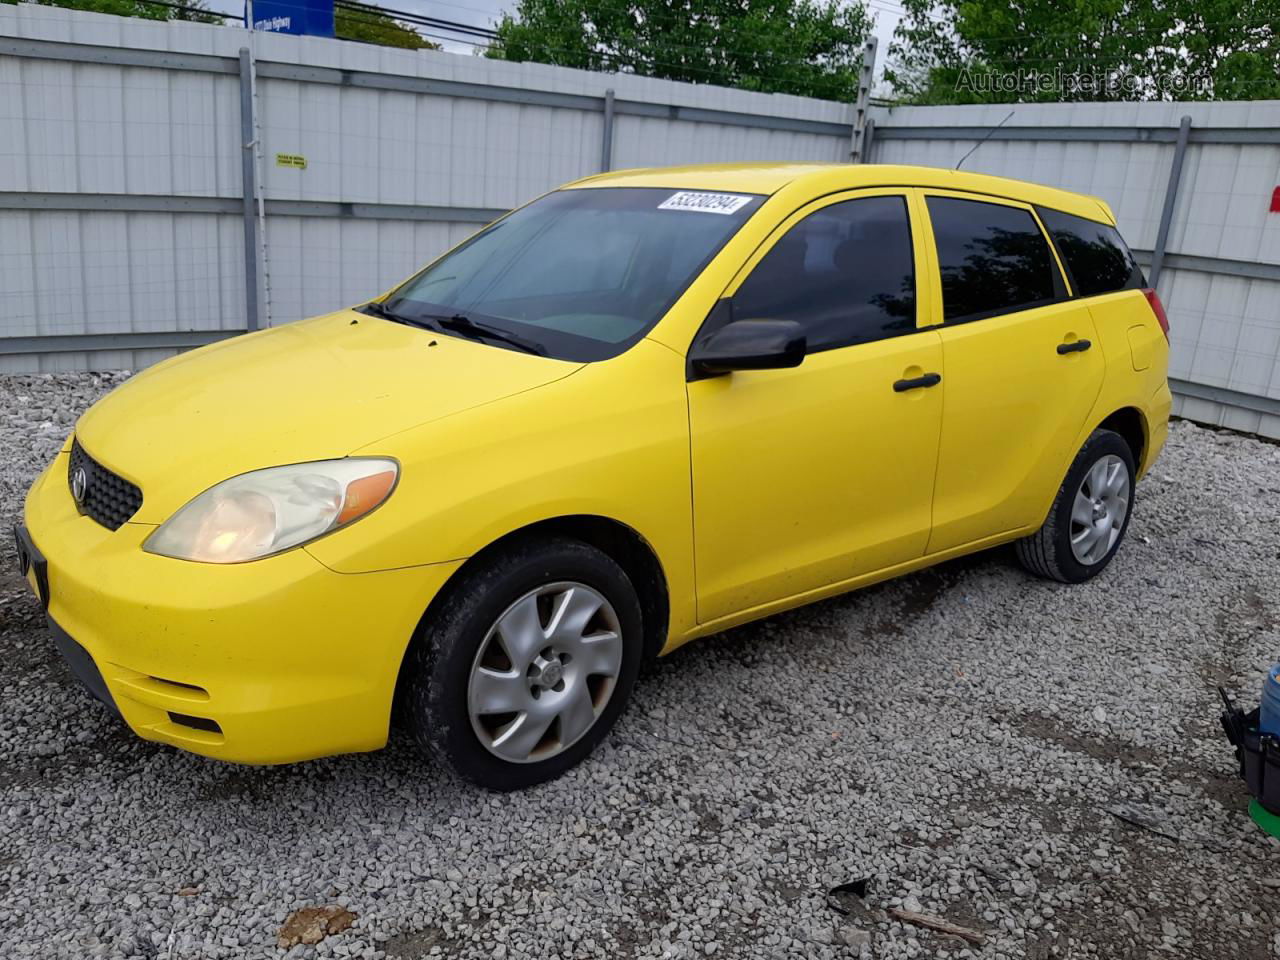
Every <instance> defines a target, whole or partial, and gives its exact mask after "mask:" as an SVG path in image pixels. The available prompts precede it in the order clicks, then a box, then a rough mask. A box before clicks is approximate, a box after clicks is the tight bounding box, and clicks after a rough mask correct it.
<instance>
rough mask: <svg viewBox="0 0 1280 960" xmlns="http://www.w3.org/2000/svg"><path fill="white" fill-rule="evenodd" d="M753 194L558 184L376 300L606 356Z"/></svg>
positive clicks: (575, 356) (687, 279)
mask: <svg viewBox="0 0 1280 960" xmlns="http://www.w3.org/2000/svg"><path fill="white" fill-rule="evenodd" d="M762 199H763V198H762V197H759V196H754V195H748V194H730V193H708V192H704V191H692V190H676V189H673V188H665V189H655V188H649V187H596V188H586V189H576V190H559V191H557V192H555V193H551V194H548V195H547V196H545V197H542V198H541V199H539V200H535V201H534V202H533V203H531V204H529V205H528V206H526V207H523V208H521V209H519V210H517V211H515V212H514V213H512V214H511V215H510V216H507V217H505V218H504V219H502V220H500V221H498V222H497V223H495V224H493V225H491V226H489V227H487V228H486V229H484V230H482V231H480V233H478V234H476V235H475V236H474V237H472V238H471V239H470V240H468V241H467V242H466V243H464V244H462V245H461V246H460V247H458V248H457V249H456V250H453V251H452V252H451V253H448V254H446V255H445V256H444V257H442V258H441V259H439V260H437V261H436V262H435V263H433V264H432V265H431V266H429V267H428V268H427V269H426V270H424V271H423V272H422V273H420V274H418V275H417V276H416V277H414V278H413V279H412V280H410V281H409V282H407V283H406V284H404V285H403V286H402V287H400V288H399V289H398V290H396V291H395V292H394V293H393V294H391V296H390V297H388V298H387V300H386V301H385V303H384V306H385V307H386V308H387V310H389V311H391V312H392V313H394V314H397V315H400V316H403V317H407V318H409V319H423V320H431V319H436V320H439V319H441V318H449V317H455V316H465V317H467V318H468V319H470V320H472V321H475V323H476V324H477V325H480V324H482V325H484V326H485V327H488V328H497V329H498V330H500V331H502V332H506V333H508V334H510V335H512V336H515V337H519V338H521V339H523V340H525V341H532V342H534V343H536V344H537V345H538V346H539V347H541V348H544V349H545V352H546V353H547V354H548V355H550V356H554V357H559V358H561V359H565V360H579V361H586V360H603V359H607V358H608V357H612V356H616V355H617V354H619V353H622V352H623V351H624V350H626V349H627V347H629V346H631V345H632V344H633V343H635V342H636V341H637V340H639V339H640V338H641V337H643V336H644V335H645V333H646V332H648V330H649V329H650V328H651V327H652V326H653V325H654V324H655V323H657V322H658V320H659V319H661V318H662V315H663V314H664V313H666V311H667V310H668V309H669V308H670V307H671V305H672V304H673V303H674V302H675V300H676V298H677V297H679V296H680V294H681V293H683V292H684V290H685V287H687V286H688V285H689V283H691V282H692V280H693V279H694V277H696V276H697V275H698V273H699V272H700V271H701V270H702V268H703V267H704V266H706V264H707V263H708V262H709V261H710V260H711V258H712V257H713V256H715V254H716V253H717V252H718V251H719V250H720V248H721V247H722V246H723V245H724V243H725V242H726V241H727V240H728V239H729V238H730V237H731V236H732V235H733V234H734V233H735V232H736V231H737V229H738V228H739V227H740V226H742V224H743V223H745V222H746V220H747V218H748V217H750V216H751V214H752V213H754V212H755V210H756V209H757V208H758V207H759V205H760V203H761V201H762ZM468 329H469V330H470V334H471V335H475V336H478V337H483V332H482V331H479V330H477V329H476V328H475V327H471V328H468ZM450 332H460V333H464V334H465V333H467V331H466V330H463V329H462V328H460V327H457V326H454V327H452V328H451V329H450ZM491 342H493V343H494V345H495V346H505V345H506V344H504V343H503V342H502V341H501V340H499V339H497V338H496V337H495V338H492V340H491Z"/></svg>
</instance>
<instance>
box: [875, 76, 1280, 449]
mask: <svg viewBox="0 0 1280 960" xmlns="http://www.w3.org/2000/svg"><path fill="white" fill-rule="evenodd" d="M1010 111H1012V113H1013V115H1012V116H1009V114H1010ZM1002 121H1004V123H1003V125H1002V126H1000V127H999V129H995V128H996V126H997V125H999V124H1001V122H1002ZM866 137H867V139H868V140H869V141H870V144H869V146H868V147H867V149H868V151H869V159H870V161H871V162H873V163H921V164H928V165H930V166H942V167H954V166H955V164H956V163H957V162H958V161H959V160H960V159H961V158H962V157H963V156H964V155H965V154H966V153H968V152H969V151H970V150H973V148H974V147H975V145H977V144H978V143H979V141H980V140H981V139H982V138H984V137H989V138H990V139H988V140H987V141H986V142H985V143H983V144H982V145H981V146H979V147H978V148H977V149H976V150H974V152H973V153H972V155H971V156H970V157H969V158H968V159H967V160H965V161H964V167H963V169H965V170H974V171H979V172H982V173H994V174H998V175H1000V176H1006V177H1017V178H1019V179H1022V180H1034V181H1037V182H1041V183H1048V184H1053V185H1054V186H1058V187H1065V188H1066V189H1068V190H1076V191H1079V192H1081V193H1089V194H1094V195H1095V196H1099V197H1102V198H1103V199H1105V200H1106V201H1107V202H1108V203H1109V204H1110V205H1111V207H1112V209H1113V210H1114V211H1115V213H1116V218H1117V220H1119V223H1120V231H1121V233H1123V234H1124V236H1125V238H1126V239H1127V240H1128V241H1129V243H1130V244H1131V245H1132V246H1133V247H1134V248H1135V252H1136V253H1137V254H1138V258H1139V260H1141V261H1142V262H1143V265H1144V266H1146V267H1147V271H1148V277H1149V278H1151V279H1154V281H1155V283H1156V286H1157V289H1158V290H1159V292H1160V296H1161V298H1162V299H1163V301H1164V303H1165V305H1166V306H1167V308H1168V313H1169V320H1170V325H1171V327H1172V330H1171V336H1170V341H1171V343H1172V347H1173V349H1172V354H1171V357H1170V370H1169V376H1170V379H1171V381H1172V385H1173V388H1174V394H1175V405H1174V412H1175V413H1177V414H1180V415H1182V416H1186V417H1190V418H1192V419H1195V420H1200V421H1204V422H1208V423H1214V424H1219V425H1221V426H1228V427H1232V428H1235V429H1238V430H1246V431H1249V432H1253V433H1261V434H1263V435H1265V436H1269V437H1276V438H1280V211H1274V210H1273V209H1272V208H1273V207H1274V206H1276V205H1277V204H1278V203H1280V101H1255V102H1251V103H1109V104H1104V103H1075V104H1018V105H999V106H972V107H969V106H966V107H906V108H895V109H893V110H888V109H874V108H873V109H872V111H871V126H870V129H869V130H868V131H867V134H866ZM1156 260H1158V261H1159V264H1158V265H1157V264H1156V263H1155V262H1154V261H1156Z"/></svg>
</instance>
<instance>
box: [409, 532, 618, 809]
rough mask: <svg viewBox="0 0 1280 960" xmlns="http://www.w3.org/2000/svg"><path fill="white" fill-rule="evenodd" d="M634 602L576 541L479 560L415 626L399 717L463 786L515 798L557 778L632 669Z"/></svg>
mask: <svg viewBox="0 0 1280 960" xmlns="http://www.w3.org/2000/svg"><path fill="white" fill-rule="evenodd" d="M641 630H642V621H641V612H640V603H639V600H638V598H637V597H636V592H635V588H634V587H633V586H632V584H631V581H630V580H629V579H628V577H627V575H626V573H625V572H624V571H623V569H622V568H621V567H620V566H619V565H618V564H617V563H616V562H615V561H614V560H613V559H612V558H610V557H609V556H608V555H607V554H605V553H603V552H601V551H600V550H597V549H596V548H595V547H592V546H590V545H588V544H585V543H581V542H578V541H574V540H563V539H556V540H547V541H526V542H522V543H519V544H517V545H514V546H513V547H511V548H509V549H506V550H503V551H500V552H498V553H496V554H494V555H491V556H490V557H487V558H483V559H481V560H480V562H479V564H478V565H477V566H476V567H475V568H473V569H469V570H467V571H466V572H465V573H464V579H463V580H462V581H460V582H459V583H458V584H456V585H454V586H452V587H451V588H450V590H449V592H448V594H447V595H446V596H445V597H443V598H442V600H441V603H440V604H439V607H438V609H433V610H432V611H431V612H430V614H429V615H428V616H427V617H426V618H424V621H423V624H422V626H421V627H420V628H419V633H418V635H417V636H416V637H415V638H414V642H413V644H412V645H411V648H410V651H409V653H408V658H409V659H408V662H407V663H406V665H405V666H406V676H405V681H406V688H405V691H404V694H405V707H406V718H407V721H408V723H409V726H410V727H411V728H412V730H413V732H414V734H415V736H416V737H417V739H418V741H419V743H421V744H422V745H423V746H424V747H425V748H426V749H427V750H428V751H429V752H430V753H431V754H432V755H433V756H434V757H436V758H437V759H438V760H440V761H442V762H443V763H445V764H447V765H448V766H450V767H451V768H453V769H454V770H455V771H456V772H457V773H459V774H460V775H461V776H463V777H464V778H466V779H468V780H470V781H472V782H473V783H477V784H479V785H481V786H484V787H488V788H490V789H493V790H514V789H519V788H521V787H527V786H531V785H533V784H536V783H541V782H543V781H545V780H550V779H552V778H554V777H557V776H559V775H560V774H562V773H563V772H564V771H566V770H568V769H569V768H570V767H572V766H574V765H575V764H577V763H579V762H580V761H581V760H582V759H583V758H585V757H586V756H587V754H589V753H590V752H591V750H592V749H593V748H594V747H595V745H596V744H597V743H599V742H600V740H601V739H602V738H603V737H604V736H605V734H606V733H608V731H609V728H610V727H612V726H613V724H614V722H615V721H616V720H617V718H618V716H619V714H620V713H621V712H622V708H623V706H624V705H625V703H626V700H627V697H628V696H629V695H630V693H631V688H632V686H633V685H634V683H635V678H636V674H637V672H638V670H639V665H640V656H641V652H642V650H643V641H642V635H641Z"/></svg>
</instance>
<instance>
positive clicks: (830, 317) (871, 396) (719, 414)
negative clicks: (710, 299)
mask: <svg viewBox="0 0 1280 960" xmlns="http://www.w3.org/2000/svg"><path fill="white" fill-rule="evenodd" d="M913 207H916V208H917V209H916V216H915V217H913V216H912V215H911V212H912V209H913ZM919 216H920V214H919V212H918V206H917V204H916V203H914V202H913V198H911V197H909V195H908V192H907V191H905V190H889V191H877V190H864V191H857V192H851V193H846V194H838V195H834V196H830V197H824V198H823V199H821V200H818V201H816V202H814V203H812V204H810V205H809V206H807V207H805V208H803V209H802V210H799V211H797V212H796V213H794V214H793V215H792V216H791V217H789V218H788V219H787V220H786V221H785V222H784V223H783V224H782V225H781V226H779V228H778V229H777V231H775V233H774V234H773V235H772V236H771V237H770V238H769V240H768V241H766V243H765V244H764V246H763V247H762V248H761V250H759V251H758V252H757V253H756V254H755V255H754V256H753V257H752V258H751V260H749V261H748V262H747V264H746V265H745V266H744V267H743V269H742V271H741V272H740V273H739V275H738V276H737V278H735V280H734V282H733V283H731V284H730V287H729V289H728V290H726V291H725V294H726V298H727V299H728V304H725V303H724V301H722V307H721V309H722V308H724V307H726V306H727V307H728V309H729V311H730V312H731V316H732V318H733V319H734V320H743V321H748V322H749V321H751V320H753V319H774V320H794V321H796V322H797V323H799V324H800V325H801V326H802V327H803V328H804V329H805V331H806V336H807V338H808V351H809V352H808V354H807V355H806V356H805V359H804V362H803V363H802V364H801V365H800V366H798V367H795V368H792V369H785V370H742V371H737V372H735V373H732V374H729V375H726V376H719V377H712V378H709V379H698V380H694V381H693V382H691V383H689V385H688V394H689V428H690V448H691V449H690V453H691V456H692V462H693V503H694V511H693V512H694V527H695V547H696V549H695V554H696V566H697V593H698V619H699V621H700V622H702V623H706V622H708V621H711V620H716V619H718V618H721V617H726V616H731V615H733V614H735V613H740V612H742V611H745V610H749V609H752V608H754V607H759V606H761V605H763V604H768V603H771V602H773V601H778V600H783V599H786V598H790V597H797V596H802V595H804V594H806V593H808V592H810V591H813V590H817V589H821V588H823V587H825V586H828V585H831V584H834V583H838V582H841V581H844V580H848V579H850V578H853V577H856V576H858V575H860V574H863V573H868V572H871V571H875V570H879V569H881V568H883V567H888V566H892V565H894V564H897V563H901V562H903V561H906V560H912V559H916V558H918V557H920V556H922V555H923V553H924V549H925V545H926V543H927V541H928V537H929V507H930V500H931V499H932V496H933V475H934V467H935V463H936V459H937V453H938V431H939V428H940V426H941V422H942V407H943V402H942V400H943V398H942V388H941V387H940V386H939V385H938V380H939V379H940V378H939V377H938V373H939V370H940V363H941V359H942V357H941V353H942V349H941V346H940V345H939V341H938V335H937V334H936V333H934V332H933V331H932V330H927V329H921V328H920V327H919V326H918V325H917V308H918V307H920V308H921V309H923V310H924V311H925V315H928V313H929V311H928V300H927V297H928V294H927V292H922V291H920V290H919V289H918V288H917V279H918V278H921V277H924V276H926V275H927V270H928V268H927V263H928V260H927V259H926V258H925V255H924V253H923V251H922V249H921V248H920V247H919V245H918V244H916V245H914V246H913V243H912V238H913V234H914V221H915V220H916V219H917V218H918V217H919Z"/></svg>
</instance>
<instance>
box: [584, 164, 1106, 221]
mask: <svg viewBox="0 0 1280 960" xmlns="http://www.w3.org/2000/svg"><path fill="white" fill-rule="evenodd" d="M569 186H570V187H572V188H584V187H669V188H673V189H683V190H722V191H728V192H731V193H755V194H764V195H769V194H773V193H777V192H778V191H779V190H781V189H782V188H783V187H793V188H795V190H796V191H798V192H804V191H805V188H808V190H809V192H811V193H812V195H813V196H814V197H820V196H823V195H824V194H828V193H832V192H835V191H837V190H858V189H862V188H866V187H935V188H941V189H947V190H965V191H968V192H971V193H985V194H988V195H991V196H995V197H1003V198H1006V199H1009V200H1019V201H1022V202H1023V203H1034V204H1039V205H1041V206H1045V207H1052V208H1053V209H1055V210H1062V211H1065V212H1066V213H1073V214H1075V215H1077V216H1080V217H1086V218H1088V219H1090V220H1100V221H1103V222H1106V223H1111V224H1114V223H1115V216H1114V214H1112V212H1111V208H1110V207H1108V206H1107V204H1106V202H1105V201H1104V200H1102V199H1100V198H1098V197H1091V196H1088V195H1086V194H1081V193H1072V192H1071V191H1069V190H1059V189H1057V188H1056V187H1046V186H1043V185H1041V184H1038V183H1027V182H1026V181H1024V180H1011V179H1009V178H1008V177H994V176H990V175H988V174H984V173H969V172H968V171H965V170H946V169H942V168H940V167H917V166H907V165H905V164H887V163H827V164H818V163H812V164H810V163H707V164H695V165H691V166H684V167H648V168H644V169H637V170H617V171H614V172H612V173H601V174H597V175H595V176H593V177H586V178H585V179H582V180H578V181H576V182H574V183H572V184H569Z"/></svg>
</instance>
